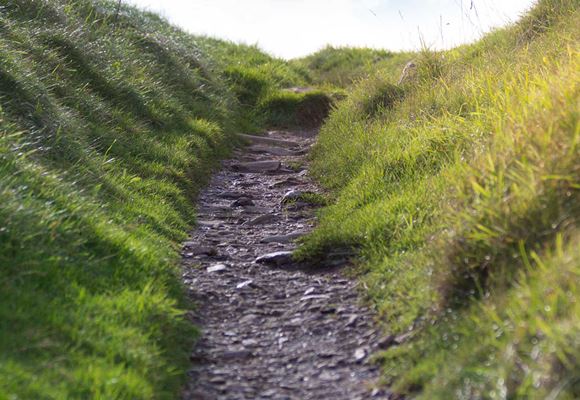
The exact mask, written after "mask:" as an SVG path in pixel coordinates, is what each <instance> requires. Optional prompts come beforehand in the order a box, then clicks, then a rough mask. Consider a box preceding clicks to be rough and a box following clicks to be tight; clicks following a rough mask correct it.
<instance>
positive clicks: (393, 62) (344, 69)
mask: <svg viewBox="0 0 580 400" xmlns="http://www.w3.org/2000/svg"><path fill="white" fill-rule="evenodd" d="M411 57H412V54H409V53H391V52H389V51H386V50H375V49H368V48H353V47H339V48H335V47H332V46H328V47H326V48H324V49H322V50H320V51H318V52H316V53H314V54H311V55H309V56H307V57H304V58H300V59H296V60H292V61H291V64H292V65H294V66H295V67H296V68H298V69H302V70H306V71H308V74H307V75H306V76H305V78H306V79H309V80H310V82H311V83H313V84H316V85H331V86H335V87H340V88H346V87H349V86H351V85H352V84H353V83H355V82H357V81H359V80H361V79H363V78H367V77H368V76H370V75H374V74H375V73H376V71H378V70H380V71H382V72H383V73H389V74H395V73H397V72H400V71H401V69H402V67H403V66H404V65H405V63H407V62H408V61H409V59H410V58H411Z"/></svg>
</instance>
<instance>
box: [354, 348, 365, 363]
mask: <svg viewBox="0 0 580 400" xmlns="http://www.w3.org/2000/svg"><path fill="white" fill-rule="evenodd" d="M366 356H367V351H366V349H365V348H363V347H360V348H358V349H356V350H355V352H354V360H355V361H356V362H357V363H360V362H362V361H363V360H364V359H365V358H366Z"/></svg>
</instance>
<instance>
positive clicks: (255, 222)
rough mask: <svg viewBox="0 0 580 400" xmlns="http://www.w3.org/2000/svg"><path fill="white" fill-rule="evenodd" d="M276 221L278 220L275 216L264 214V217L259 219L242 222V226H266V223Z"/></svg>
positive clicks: (261, 216)
mask: <svg viewBox="0 0 580 400" xmlns="http://www.w3.org/2000/svg"><path fill="white" fill-rule="evenodd" d="M277 219H278V216H277V215H274V214H264V215H260V216H259V217H256V218H254V219H252V220H250V221H247V222H244V225H246V226H253V225H262V224H267V223H270V222H273V221H275V220H277Z"/></svg>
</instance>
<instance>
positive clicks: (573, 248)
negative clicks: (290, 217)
mask: <svg viewBox="0 0 580 400" xmlns="http://www.w3.org/2000/svg"><path fill="white" fill-rule="evenodd" d="M578 5H579V4H578V2H577V1H573V0H542V1H540V2H539V3H538V4H537V5H536V6H535V8H534V9H533V10H532V11H531V12H530V13H529V14H528V15H526V16H525V17H524V18H523V19H522V20H521V21H520V22H519V23H518V24H516V25H514V26H512V27H509V28H506V29H503V30H500V31H496V32H493V33H491V34H489V35H488V36H486V37H485V38H484V39H483V40H481V41H480V42H478V43H475V44H473V45H468V46H462V47H459V48H457V49H454V50H450V51H446V52H429V51H424V52H422V53H419V54H416V55H415V57H414V58H415V62H416V64H417V70H416V74H414V76H413V78H412V79H410V80H408V81H406V82H405V83H404V84H402V85H401V86H397V85H396V83H397V80H398V74H392V73H390V72H383V73H381V72H378V73H377V74H376V75H375V76H374V77H371V78H369V79H368V80H365V81H363V82H361V83H359V84H358V85H357V86H356V87H355V89H354V92H353V94H352V95H351V96H350V98H349V99H347V100H346V101H344V102H343V103H341V105H340V106H339V107H338V109H336V110H335V111H334V112H333V113H332V114H331V117H330V119H329V120H328V121H327V123H326V124H325V125H324V127H323V128H322V132H321V136H320V140H319V142H318V145H317V147H316V148H315V152H314V161H313V162H314V168H313V169H314V171H313V172H314V174H315V175H316V177H317V178H318V179H319V180H320V181H321V182H322V183H323V184H324V185H325V186H327V187H328V188H330V189H331V190H332V191H333V193H334V196H335V204H333V205H332V206H330V207H328V208H327V209H326V210H325V211H324V212H323V214H322V218H321V223H320V226H319V227H318V229H317V230H316V231H315V232H314V233H313V234H311V235H310V236H309V237H308V238H307V239H306V241H305V243H304V244H303V246H302V249H301V253H300V255H301V256H302V257H324V254H325V253H326V252H328V251H329V250H330V249H332V248H334V247H345V246H348V247H352V248H354V249H357V253H358V257H357V260H356V263H357V264H358V265H359V266H360V269H361V271H362V272H365V274H364V276H363V278H362V279H363V280H364V282H365V284H366V285H367V286H368V287H369V297H370V299H371V300H372V301H374V302H376V304H377V305H378V308H379V311H380V319H381V321H382V322H383V323H384V326H385V330H386V331H387V332H390V333H392V334H394V335H398V337H399V340H398V342H400V343H401V344H400V345H395V346H392V347H391V348H390V349H389V350H387V351H386V352H384V353H383V354H381V355H380V357H379V359H380V360H381V361H382V363H383V365H384V376H385V381H386V382H387V383H390V384H392V385H393V388H394V389H395V390H396V391H398V392H400V393H408V394H412V395H413V397H417V398H425V399H434V398H437V399H448V398H464V399H474V398H491V399H496V398H497V399H500V398H502V399H503V398H521V399H529V398H554V399H555V398H558V399H573V398H578V397H580V376H579V375H578V370H579V366H578V359H579V358H580V345H579V344H580V343H579V342H578V338H579V337H580V329H579V328H580V321H579V320H578V316H579V315H580V314H579V312H578V311H579V310H578V299H579V298H580V293H579V291H578V282H579V274H580V269H579V267H580V258H579V256H580V254H579V253H578V248H579V247H578V234H579V231H578V220H579V217H580V196H579V195H580V162H579V160H580V149H579V147H578V143H579V139H580V125H579V121H578V117H579V114H578V109H579V108H578V106H579V98H578V94H579V88H578V83H579V82H580V79H579V78H580V76H579V71H580V57H579V54H578V43H580V29H579V26H580V24H579V21H580V18H579V17H580V11H579V9H578ZM377 99H379V100H377Z"/></svg>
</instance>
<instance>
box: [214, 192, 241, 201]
mask: <svg viewBox="0 0 580 400" xmlns="http://www.w3.org/2000/svg"><path fill="white" fill-rule="evenodd" d="M244 196H245V195H244V193H242V192H233V191H224V192H221V193H220V194H218V197H221V198H222V199H230V200H236V199H239V198H240V197H244Z"/></svg>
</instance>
